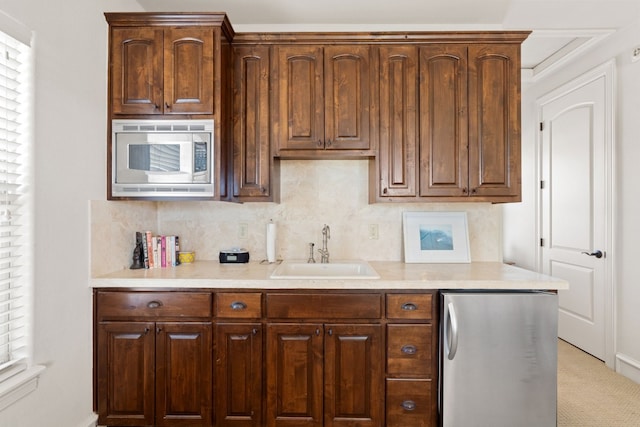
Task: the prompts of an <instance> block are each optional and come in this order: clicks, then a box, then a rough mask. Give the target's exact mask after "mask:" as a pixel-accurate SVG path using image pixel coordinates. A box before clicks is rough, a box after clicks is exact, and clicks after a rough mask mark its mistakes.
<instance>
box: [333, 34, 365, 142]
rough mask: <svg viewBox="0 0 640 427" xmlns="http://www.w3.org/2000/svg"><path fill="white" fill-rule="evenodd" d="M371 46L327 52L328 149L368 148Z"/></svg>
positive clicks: (336, 47) (350, 47) (341, 47)
mask: <svg viewBox="0 0 640 427" xmlns="http://www.w3.org/2000/svg"><path fill="white" fill-rule="evenodd" d="M369 51H370V48H369V47H368V46H330V47H325V49H324V77H325V78H324V81H325V101H324V105H325V115H324V118H325V147H326V148H327V149H332V150H346V149H368V148H369V114H370V105H369V96H370V93H371V77H370V74H369V69H370V67H369V63H370V60H369Z"/></svg>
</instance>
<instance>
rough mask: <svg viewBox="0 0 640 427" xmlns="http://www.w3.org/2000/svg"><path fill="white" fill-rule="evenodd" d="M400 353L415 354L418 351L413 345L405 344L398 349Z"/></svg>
mask: <svg viewBox="0 0 640 427" xmlns="http://www.w3.org/2000/svg"><path fill="white" fill-rule="evenodd" d="M400 351H402V352H403V353H404V354H416V353H417V352H418V349H417V348H416V346H415V345H411V344H407V345H403V346H402V348H400Z"/></svg>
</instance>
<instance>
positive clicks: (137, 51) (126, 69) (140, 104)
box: [110, 27, 163, 114]
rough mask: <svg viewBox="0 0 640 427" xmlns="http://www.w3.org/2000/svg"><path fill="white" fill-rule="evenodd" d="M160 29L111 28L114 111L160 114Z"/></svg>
mask: <svg viewBox="0 0 640 427" xmlns="http://www.w3.org/2000/svg"><path fill="white" fill-rule="evenodd" d="M162 34H163V32H162V29H154V28H145V27H141V28H112V29H111V55H110V57H111V61H112V62H111V64H110V70H111V98H112V104H111V109H112V112H113V114H162V101H163V99H162V93H163V79H162Z"/></svg>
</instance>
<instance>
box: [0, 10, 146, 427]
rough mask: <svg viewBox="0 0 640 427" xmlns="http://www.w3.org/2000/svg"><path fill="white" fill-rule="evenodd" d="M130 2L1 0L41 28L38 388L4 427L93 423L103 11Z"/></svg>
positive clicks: (6, 416) (102, 186) (0, 415)
mask: <svg viewBox="0 0 640 427" xmlns="http://www.w3.org/2000/svg"><path fill="white" fill-rule="evenodd" d="M132 6H137V3H135V2H132V1H127V0H98V1H96V0H92V1H87V0H65V1H63V2H51V1H44V0H21V1H15V0H0V9H1V10H3V11H4V12H6V13H7V14H9V15H11V16H12V17H14V18H15V19H17V20H19V21H21V22H22V23H23V24H24V25H26V26H27V27H28V28H30V29H31V30H33V31H34V32H35V34H36V45H35V48H36V87H35V90H36V108H35V121H36V126H35V147H36V156H35V191H36V195H35V209H36V219H35V220H36V224H35V233H36V240H37V241H36V247H35V253H34V256H35V274H34V278H35V301H34V307H33V311H34V317H33V329H34V333H35V337H34V338H35V339H34V359H35V362H36V363H40V364H45V365H46V366H47V367H48V369H47V370H46V371H45V372H44V374H43V375H42V377H41V380H40V383H39V387H38V389H37V390H36V391H35V392H33V393H32V394H30V395H29V396H27V397H26V398H25V399H23V400H21V401H19V402H17V403H15V404H14V405H12V406H10V407H9V408H7V409H6V410H4V411H2V412H0V426H1V427H17V426H27V427H28V426H34V427H35V426H48V427H49V426H50V427H76V426H77V427H86V426H87V425H89V422H90V420H91V416H92V379H91V377H92V348H91V343H92V333H91V325H92V308H91V302H92V301H91V290H90V289H89V288H88V287H87V278H88V277H89V251H88V243H89V242H88V230H89V219H88V211H89V203H88V200H90V199H100V198H104V195H105V193H106V183H105V176H106V166H105V165H106V154H105V151H106V150H105V135H106V79H105V75H106V67H107V65H106V64H107V62H106V49H107V25H106V22H105V20H104V16H103V11H105V10H127V8H128V9H129V10H131V8H132Z"/></svg>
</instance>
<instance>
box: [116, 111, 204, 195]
mask: <svg viewBox="0 0 640 427" xmlns="http://www.w3.org/2000/svg"><path fill="white" fill-rule="evenodd" d="M111 133H112V135H111V138H112V139H111V147H112V153H111V156H112V157H111V196H112V197H152V198H153V197H155V198H160V197H162V198H164V197H203V198H204V197H213V196H214V194H215V193H214V184H215V182H214V174H213V165H214V163H213V152H214V150H213V149H212V148H213V120H113V121H112V122H111Z"/></svg>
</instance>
